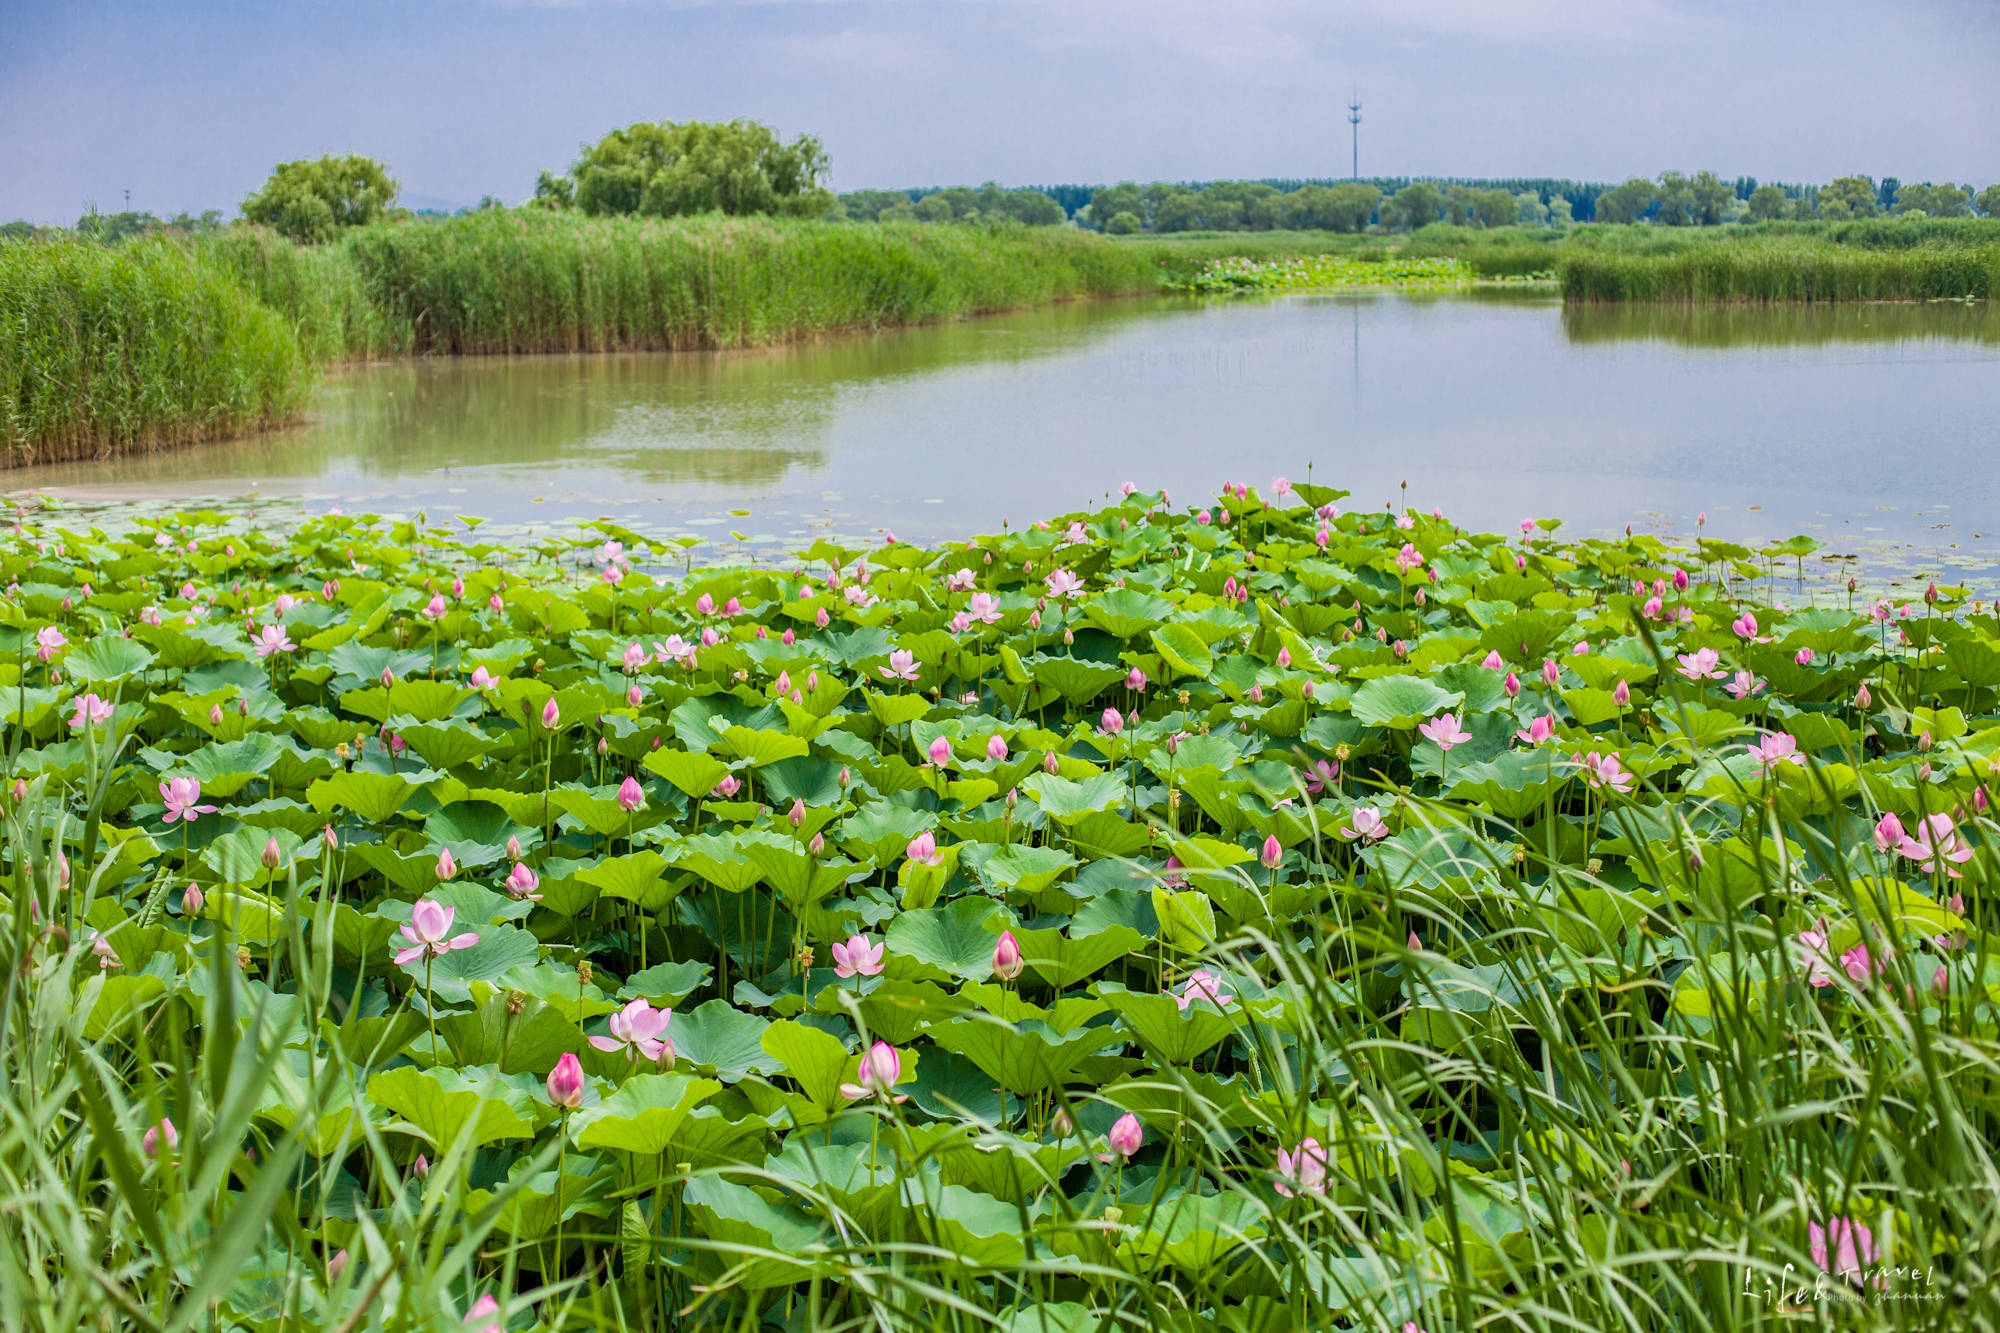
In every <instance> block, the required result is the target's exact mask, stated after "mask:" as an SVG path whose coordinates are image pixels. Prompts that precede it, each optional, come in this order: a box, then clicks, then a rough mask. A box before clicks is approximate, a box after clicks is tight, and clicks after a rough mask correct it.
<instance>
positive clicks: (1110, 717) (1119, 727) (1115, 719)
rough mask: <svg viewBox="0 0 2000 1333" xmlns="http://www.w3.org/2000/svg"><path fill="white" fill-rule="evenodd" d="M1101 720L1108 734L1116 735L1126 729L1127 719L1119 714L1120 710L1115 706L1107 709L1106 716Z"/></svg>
mask: <svg viewBox="0 0 2000 1333" xmlns="http://www.w3.org/2000/svg"><path fill="white" fill-rule="evenodd" d="M1100 721H1101V722H1102V725H1103V727H1104V733H1105V735H1107V736H1116V735H1117V734H1118V733H1119V732H1121V731H1123V730H1125V719H1124V718H1123V717H1121V716H1119V713H1118V710H1117V709H1115V708H1107V709H1105V710H1104V716H1103V718H1102V719H1100Z"/></svg>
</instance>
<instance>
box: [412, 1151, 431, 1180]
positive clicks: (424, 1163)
mask: <svg viewBox="0 0 2000 1333" xmlns="http://www.w3.org/2000/svg"><path fill="white" fill-rule="evenodd" d="M410 1174H411V1175H413V1176H415V1177H416V1178H417V1179H418V1180H428V1179H429V1178H430V1174H431V1159H430V1158H428V1157H426V1156H424V1155H423V1154H422V1153H418V1154H417V1160H416V1161H414V1162H412V1163H410Z"/></svg>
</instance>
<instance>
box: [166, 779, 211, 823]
mask: <svg viewBox="0 0 2000 1333" xmlns="http://www.w3.org/2000/svg"><path fill="white" fill-rule="evenodd" d="M160 799H161V800H162V801H164V802H165V803H166V806H167V823H169V824H171V823H173V822H174V821H175V820H176V819H184V820H187V821H188V822H189V823H192V822H193V821H194V818H195V816H197V815H212V814H214V813H215V811H216V808H217V807H215V806H212V805H197V804H196V802H197V801H199V800H201V783H200V782H199V781H198V780H197V779H195V778H175V779H174V780H173V781H171V782H162V783H161V784H160Z"/></svg>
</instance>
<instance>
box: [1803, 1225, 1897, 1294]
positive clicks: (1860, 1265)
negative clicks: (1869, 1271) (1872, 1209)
mask: <svg viewBox="0 0 2000 1333" xmlns="http://www.w3.org/2000/svg"><path fill="white" fill-rule="evenodd" d="M1806 1237H1807V1240H1808V1241H1809V1242H1810V1246H1811V1249H1812V1260H1813V1262H1814V1263H1815V1264H1817V1265H1819V1268H1820V1271H1821V1272H1824V1273H1831V1274H1833V1275H1834V1276H1835V1277H1844V1278H1846V1279H1847V1280H1848V1281H1849V1282H1852V1283H1853V1284H1854V1285H1855V1286H1857V1287H1859V1286H1862V1285H1864V1282H1863V1278H1862V1271H1863V1270H1864V1269H1866V1268H1871V1267H1873V1266H1874V1265H1875V1264H1876V1263H1877V1262H1878V1261H1879V1260H1880V1257H1881V1256H1880V1255H1879V1254H1878V1253H1877V1252H1876V1249H1875V1233H1874V1232H1872V1231H1870V1230H1869V1229H1868V1228H1867V1227H1865V1226H1863V1225H1861V1223H1859V1222H1855V1221H1852V1220H1850V1219H1848V1218H1845V1217H1836V1218H1834V1219H1833V1221H1832V1222H1831V1223H1829V1224H1828V1225H1826V1226H1821V1225H1820V1224H1819V1223H1817V1222H1811V1223H1808V1224H1807V1226H1806ZM1882 1280H1883V1279H1881V1278H1879V1277H1878V1278H1877V1279H1876V1284H1877V1285H1880V1284H1881V1282H1882Z"/></svg>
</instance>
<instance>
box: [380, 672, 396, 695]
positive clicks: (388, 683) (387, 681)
mask: <svg viewBox="0 0 2000 1333" xmlns="http://www.w3.org/2000/svg"><path fill="white" fill-rule="evenodd" d="M395 684H396V673H395V672H393V671H391V670H389V668H388V667H383V668H382V688H383V689H385V690H387V689H392V688H394V687H395Z"/></svg>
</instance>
